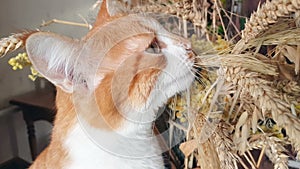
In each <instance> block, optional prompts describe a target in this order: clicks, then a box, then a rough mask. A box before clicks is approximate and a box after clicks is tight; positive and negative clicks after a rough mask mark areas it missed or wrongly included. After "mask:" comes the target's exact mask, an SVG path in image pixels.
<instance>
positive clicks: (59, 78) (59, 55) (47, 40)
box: [26, 32, 80, 93]
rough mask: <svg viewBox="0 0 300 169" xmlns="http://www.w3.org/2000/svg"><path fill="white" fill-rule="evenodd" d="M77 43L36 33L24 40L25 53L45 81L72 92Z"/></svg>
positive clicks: (57, 36) (58, 36)
mask: <svg viewBox="0 0 300 169" xmlns="http://www.w3.org/2000/svg"><path fill="white" fill-rule="evenodd" d="M79 48H80V46H79V41H76V40H73V39H71V38H68V37H64V36H60V35H57V34H54V33H45V32H37V33H34V34H32V35H30V36H29V37H28V38H27V40H26V51H27V53H28V57H29V59H30V61H31V62H32V65H33V67H34V68H35V69H36V70H37V71H38V72H39V73H40V74H41V75H42V76H44V77H45V78H46V79H48V80H49V81H50V82H52V83H53V84H55V85H56V86H59V87H61V88H62V89H63V90H64V91H65V92H68V93H71V92H73V86H72V81H73V78H74V67H75V61H76V56H77V55H78V50H79Z"/></svg>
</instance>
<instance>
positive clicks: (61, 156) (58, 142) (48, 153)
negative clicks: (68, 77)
mask: <svg viewBox="0 0 300 169" xmlns="http://www.w3.org/2000/svg"><path fill="white" fill-rule="evenodd" d="M56 107H57V110H58V112H57V115H56V118H55V122H54V128H53V131H52V139H51V143H50V145H49V146H48V147H47V148H46V149H45V150H44V151H43V152H42V153H41V154H40V155H39V156H38V158H37V159H36V160H35V161H34V163H33V165H32V166H30V168H29V169H42V168H55V169H62V168H64V166H65V164H66V163H68V152H67V151H66V149H65V148H64V147H63V143H64V141H65V140H66V137H67V135H68V133H69V131H70V129H71V128H72V127H73V126H74V125H75V123H76V114H75V110H74V106H73V103H72V95H71V94H68V93H65V92H64V91H62V90H61V89H59V88H57V96H56Z"/></svg>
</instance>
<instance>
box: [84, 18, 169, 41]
mask: <svg viewBox="0 0 300 169" xmlns="http://www.w3.org/2000/svg"><path fill="white" fill-rule="evenodd" d="M149 32H152V33H159V32H162V33H167V31H166V30H165V29H164V28H163V27H162V26H161V25H160V24H159V23H158V22H157V21H156V20H155V19H153V18H151V17H148V16H145V15H141V14H130V15H121V16H116V17H112V18H110V19H109V20H108V21H107V22H105V24H103V25H100V26H96V27H94V28H93V29H92V30H91V31H90V32H89V33H88V34H87V35H86V36H85V38H84V39H86V40H88V39H93V38H98V37H101V36H105V35H110V37H111V38H116V37H119V38H128V37H131V36H135V35H139V34H143V33H149Z"/></svg>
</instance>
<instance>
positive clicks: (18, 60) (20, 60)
mask: <svg viewBox="0 0 300 169" xmlns="http://www.w3.org/2000/svg"><path fill="white" fill-rule="evenodd" d="M8 64H9V65H11V66H12V69H13V70H18V69H20V70H22V69H23V68H24V67H26V66H30V65H31V62H30V60H29V58H28V56H27V54H26V53H19V54H18V55H17V56H16V57H13V58H11V59H9V61H8Z"/></svg>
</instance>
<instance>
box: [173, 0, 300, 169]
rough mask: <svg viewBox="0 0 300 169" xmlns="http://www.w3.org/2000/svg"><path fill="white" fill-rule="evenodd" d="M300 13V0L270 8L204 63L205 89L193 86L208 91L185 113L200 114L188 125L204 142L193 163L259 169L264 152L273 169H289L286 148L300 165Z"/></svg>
mask: <svg viewBox="0 0 300 169" xmlns="http://www.w3.org/2000/svg"><path fill="white" fill-rule="evenodd" d="M299 5H300V0H294V1H284V0H282V1H280V0H274V1H271V2H269V1H267V3H266V4H263V5H262V6H261V7H260V8H259V9H258V11H257V12H255V13H254V14H253V15H252V16H251V17H250V20H249V21H248V22H247V24H246V27H245V30H244V31H243V36H242V37H241V40H240V41H239V42H238V43H236V44H234V45H228V46H227V47H228V48H227V49H225V50H222V51H217V50H216V51H215V54H211V55H200V56H199V59H197V62H198V63H197V64H198V67H199V68H201V69H202V72H199V74H200V76H201V75H202V77H201V78H200V81H201V80H202V82H201V83H199V82H195V84H194V85H196V86H199V85H200V86H202V87H198V88H196V89H195V88H194V87H192V88H191V90H190V96H191V98H190V99H191V102H190V103H186V104H183V105H184V106H186V107H188V109H189V110H193V111H192V112H193V113H194V114H192V115H191V113H188V110H186V116H187V117H189V116H192V117H195V119H192V120H190V118H187V119H188V120H189V123H191V124H190V126H192V127H191V128H190V130H189V131H188V132H187V134H188V136H189V139H195V140H197V143H198V147H197V148H195V149H194V155H195V157H196V158H197V160H198V165H199V166H201V167H202V168H211V164H209V163H210V162H211V160H207V158H214V159H215V161H217V163H218V164H219V165H220V166H218V167H216V168H238V167H237V164H238V163H239V164H240V165H242V166H243V167H244V168H249V166H250V167H251V168H259V166H260V164H261V157H262V155H261V156H260V158H259V159H258V160H254V157H253V156H252V154H251V153H250V150H252V149H260V150H261V154H265V155H266V156H267V157H269V159H270V161H271V162H272V163H273V164H274V168H276V169H279V168H280V169H284V168H286V169H287V168H288V165H287V160H288V156H287V154H286V152H287V151H286V149H285V146H286V145H292V146H293V149H294V150H295V151H296V152H297V153H298V155H297V156H296V158H298V159H299V157H300V149H299V148H300V139H299V138H298V135H299V134H300V130H299V128H300V119H299V115H300V81H299V80H300V76H299V71H300V69H299V67H300V54H299V53H300V47H299V45H300V41H299V40H300V39H299V38H298V37H300V32H299V28H298V19H297V18H296V17H295V16H297V13H298V12H299V11H298V10H299ZM197 43H200V41H198V42H197ZM228 43H229V42H228ZM194 44H196V43H194ZM212 44H214V43H212ZM203 46H205V45H203ZM196 48H197V46H196ZM209 53H213V52H211V51H210V52H209ZM203 69H204V70H206V71H203ZM203 72H204V73H203ZM208 72H209V73H208ZM204 77H205V78H208V80H206V79H205V78H204ZM207 81H208V82H209V83H207ZM182 97H185V96H182ZM181 104H182V103H181ZM175 105H176V104H175ZM182 111H185V110H182ZM199 121H201V123H200V124H201V125H199V124H198V123H197V122H199ZM270 121H272V122H270ZM220 126H223V127H220ZM224 126H226V127H224ZM191 133H192V134H191ZM182 149H183V152H184V148H182ZM200 149H201V150H200ZM204 150H205V151H206V150H207V151H210V152H209V153H208V152H204ZM216 152H217V158H216V157H215V156H213V154H215V153H216ZM210 153H211V154H212V155H211V156H210ZM186 155H187V156H190V155H189V154H186ZM291 158H294V157H291ZM187 159H188V160H189V159H190V158H187Z"/></svg>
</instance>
